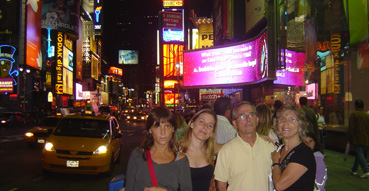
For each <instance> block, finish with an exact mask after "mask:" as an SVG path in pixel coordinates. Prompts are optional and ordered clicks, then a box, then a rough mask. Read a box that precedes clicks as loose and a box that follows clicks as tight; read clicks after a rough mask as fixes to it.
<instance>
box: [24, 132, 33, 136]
mask: <svg viewBox="0 0 369 191" xmlns="http://www.w3.org/2000/svg"><path fill="white" fill-rule="evenodd" d="M24 135H25V136H26V137H33V133H31V132H26V133H25V134H24Z"/></svg>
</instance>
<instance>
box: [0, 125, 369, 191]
mask: <svg viewBox="0 0 369 191" xmlns="http://www.w3.org/2000/svg"><path fill="white" fill-rule="evenodd" d="M120 126H121V128H122V132H123V152H122V156H121V162H120V163H119V164H116V165H115V169H114V175H113V176H111V177H103V176H96V175H76V174H52V175H51V176H45V175H44V174H43V172H42V170H41V152H42V146H41V145H39V146H37V147H28V146H27V145H26V144H25V142H24V141H23V132H24V131H26V129H27V128H19V129H0V163H1V168H0V176H1V177H2V178H1V179H0V190H1V191H18V190H25V191H33V190H37V191H47V190H56V191H74V190H75V191H84V190H86V191H87V190H88V191H104V190H108V183H109V181H110V180H111V179H112V178H113V177H114V176H115V175H119V174H124V173H125V172H126V169H127V162H128V158H129V154H130V153H131V151H132V149H134V148H135V147H137V146H139V144H140V143H141V141H142V140H143V136H142V132H143V129H144V128H145V123H143V122H140V123H132V122H124V121H121V122H120ZM326 155H327V158H326V159H325V162H326V165H327V168H328V181H327V184H326V190H328V191H330V190H345V191H356V190H366V189H367V188H368V187H369V180H368V179H361V178H359V177H358V176H353V175H351V174H350V173H349V169H350V167H351V165H352V164H353V160H354V157H353V156H351V155H350V156H349V157H348V160H347V161H343V156H344V155H343V153H341V152H335V151H332V150H326ZM358 172H359V174H361V170H360V169H359V171H358Z"/></svg>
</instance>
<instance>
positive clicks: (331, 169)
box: [325, 149, 369, 191]
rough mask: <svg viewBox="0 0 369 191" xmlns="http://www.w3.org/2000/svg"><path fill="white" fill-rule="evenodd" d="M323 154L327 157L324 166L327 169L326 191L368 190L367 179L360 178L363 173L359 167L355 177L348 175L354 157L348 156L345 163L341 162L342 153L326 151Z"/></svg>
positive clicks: (368, 180) (368, 181) (368, 182)
mask: <svg viewBox="0 0 369 191" xmlns="http://www.w3.org/2000/svg"><path fill="white" fill-rule="evenodd" d="M325 154H326V155H327V157H326V158H325V164H326V165H327V169H328V180H327V183H326V185H325V189H326V190H327V191H331V190H332V191H333V190H338V191H339V190H344V191H358V190H368V189H369V179H361V178H360V176H361V175H362V173H363V172H362V170H361V168H360V167H359V170H358V175H357V176H354V175H352V174H350V168H351V167H352V164H353V163H354V159H355V157H354V156H352V155H350V156H349V157H348V159H347V161H343V157H344V154H343V153H340V152H335V151H332V150H327V149H326V150H325Z"/></svg>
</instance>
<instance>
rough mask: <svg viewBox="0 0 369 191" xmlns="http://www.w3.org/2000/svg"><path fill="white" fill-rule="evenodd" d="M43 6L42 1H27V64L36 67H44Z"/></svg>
mask: <svg viewBox="0 0 369 191" xmlns="http://www.w3.org/2000/svg"><path fill="white" fill-rule="evenodd" d="M41 6H42V4H41V1H30V2H29V3H27V25H26V26H27V27H26V54H27V56H26V64H27V65H28V66H31V67H32V68H36V69H39V68H41V67H42V54H41V11H42V10H41Z"/></svg>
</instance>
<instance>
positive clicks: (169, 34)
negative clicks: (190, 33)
mask: <svg viewBox="0 0 369 191" xmlns="http://www.w3.org/2000/svg"><path fill="white" fill-rule="evenodd" d="M183 39H184V35H183V31H181V30H172V29H164V30H163V40H164V41H166V42H169V41H181V42H183Z"/></svg>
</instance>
